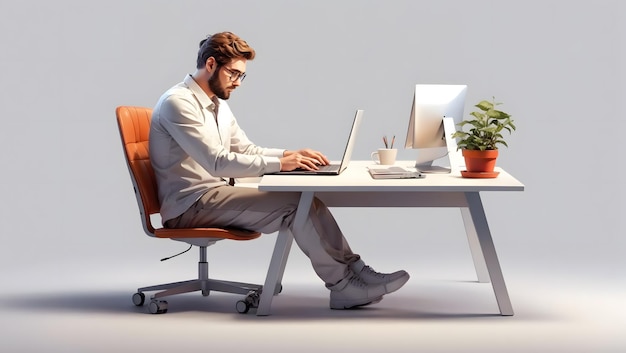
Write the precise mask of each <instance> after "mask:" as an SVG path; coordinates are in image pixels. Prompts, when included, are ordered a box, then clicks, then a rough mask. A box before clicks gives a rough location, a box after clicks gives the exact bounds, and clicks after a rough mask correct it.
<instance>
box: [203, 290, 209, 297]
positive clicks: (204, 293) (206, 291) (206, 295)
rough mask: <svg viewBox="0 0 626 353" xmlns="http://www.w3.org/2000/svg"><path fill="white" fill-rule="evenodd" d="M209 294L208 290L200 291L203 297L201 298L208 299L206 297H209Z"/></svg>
mask: <svg viewBox="0 0 626 353" xmlns="http://www.w3.org/2000/svg"><path fill="white" fill-rule="evenodd" d="M209 294H211V291H210V290H203V291H202V296H203V297H208V296H209Z"/></svg>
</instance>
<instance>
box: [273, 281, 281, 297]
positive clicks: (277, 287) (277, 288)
mask: <svg viewBox="0 0 626 353" xmlns="http://www.w3.org/2000/svg"><path fill="white" fill-rule="evenodd" d="M282 292H283V285H282V283H279V284H277V285H276V289H275V290H274V295H278V294H279V293H282Z"/></svg>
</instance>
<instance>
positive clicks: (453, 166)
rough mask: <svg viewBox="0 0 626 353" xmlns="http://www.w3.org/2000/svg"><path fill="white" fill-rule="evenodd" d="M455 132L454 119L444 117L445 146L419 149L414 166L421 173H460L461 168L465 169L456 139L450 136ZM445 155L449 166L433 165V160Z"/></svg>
mask: <svg viewBox="0 0 626 353" xmlns="http://www.w3.org/2000/svg"><path fill="white" fill-rule="evenodd" d="M455 132H456V128H455V126H454V119H453V118H451V117H444V118H443V136H444V138H445V140H446V147H442V148H429V149H421V150H420V155H419V156H418V158H417V161H416V162H415V168H417V169H418V170H419V171H421V172H422V173H433V174H435V173H437V174H446V173H448V174H449V173H452V174H459V173H461V170H463V169H465V162H464V159H463V155H462V154H461V151H458V150H457V144H456V140H455V139H454V138H453V137H452V135H454V133H455ZM442 154H443V155H442ZM446 157H447V159H448V162H449V165H450V166H449V167H442V166H438V165H433V162H434V161H436V160H438V159H442V158H446Z"/></svg>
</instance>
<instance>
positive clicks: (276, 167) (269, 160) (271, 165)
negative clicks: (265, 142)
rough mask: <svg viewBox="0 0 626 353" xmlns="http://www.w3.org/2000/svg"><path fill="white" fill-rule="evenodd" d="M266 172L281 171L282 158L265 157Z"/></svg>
mask: <svg viewBox="0 0 626 353" xmlns="http://www.w3.org/2000/svg"><path fill="white" fill-rule="evenodd" d="M264 159H265V165H266V167H265V174H269V173H276V172H280V158H278V157H265V158H264Z"/></svg>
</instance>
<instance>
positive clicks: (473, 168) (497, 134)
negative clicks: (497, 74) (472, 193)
mask: <svg viewBox="0 0 626 353" xmlns="http://www.w3.org/2000/svg"><path fill="white" fill-rule="evenodd" d="M500 104H502V103H497V102H496V100H495V97H493V100H492V101H491V102H489V101H486V100H483V101H480V102H479V103H478V104H476V105H475V107H476V108H478V110H477V111H473V112H471V113H470V115H471V116H473V117H474V118H473V119H465V120H463V121H461V122H460V123H458V126H459V127H460V128H461V130H460V131H457V132H455V133H454V134H453V135H452V137H454V138H458V139H459V140H458V142H457V146H458V147H457V148H458V149H462V153H463V157H464V158H465V166H466V168H467V170H464V171H461V175H462V176H463V177H469V178H495V177H497V176H498V172H494V167H495V164H496V158H497V157H498V145H504V146H506V147H508V145H507V143H506V141H505V140H504V136H503V135H502V130H507V131H508V132H509V134H510V133H512V132H513V130H515V125H514V124H513V120H512V119H511V115H510V114H508V113H505V112H503V111H501V110H498V109H496V107H497V106H498V105H500ZM466 126H469V131H463V128H464V127H466Z"/></svg>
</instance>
